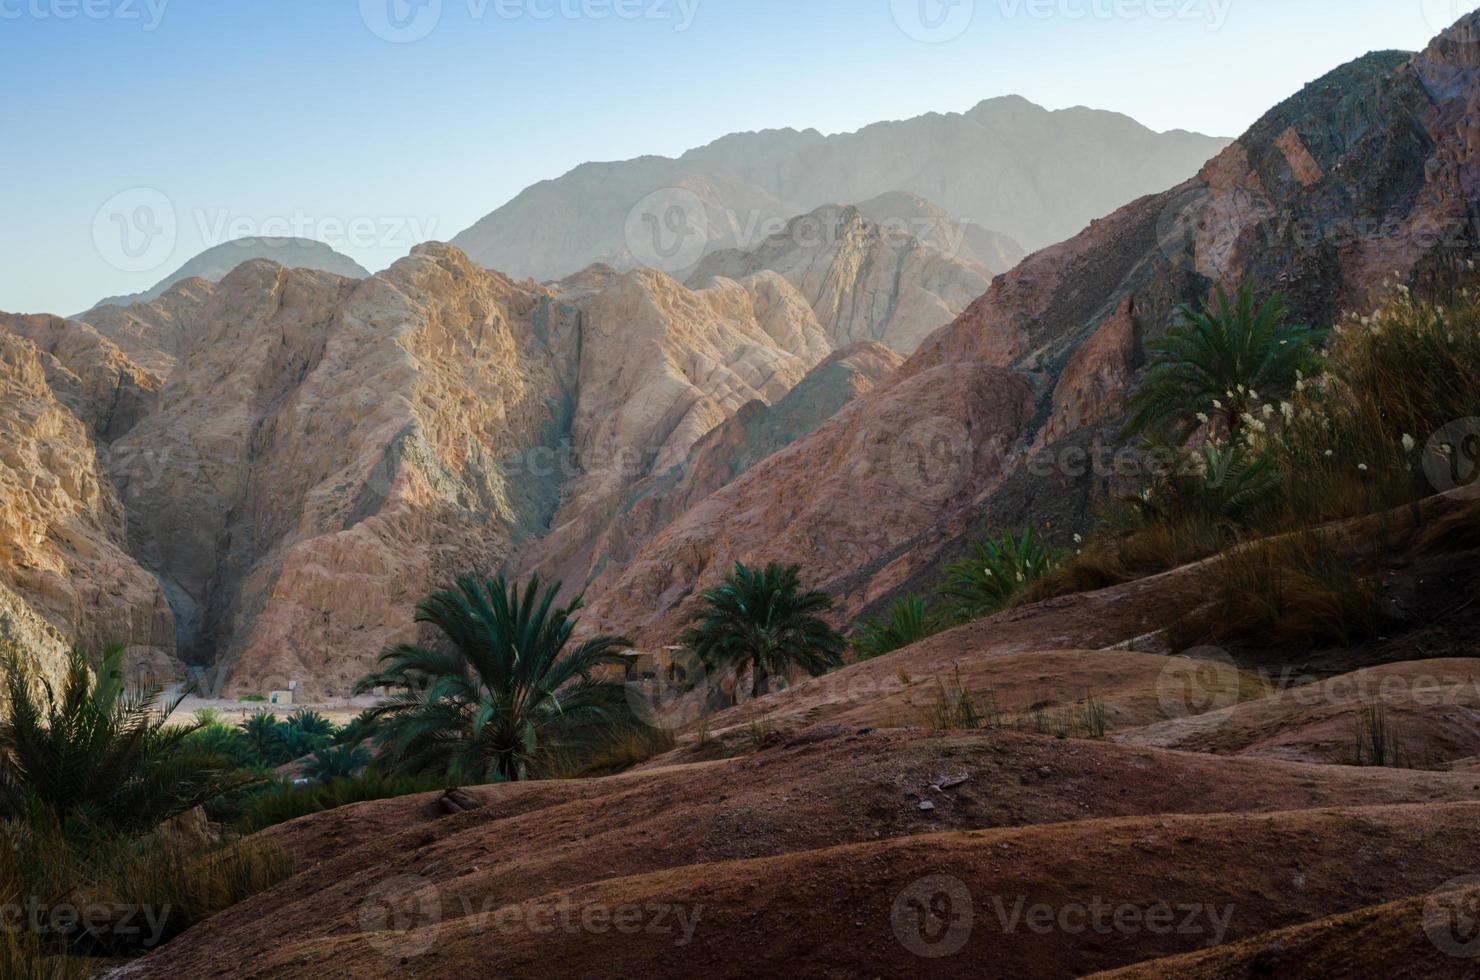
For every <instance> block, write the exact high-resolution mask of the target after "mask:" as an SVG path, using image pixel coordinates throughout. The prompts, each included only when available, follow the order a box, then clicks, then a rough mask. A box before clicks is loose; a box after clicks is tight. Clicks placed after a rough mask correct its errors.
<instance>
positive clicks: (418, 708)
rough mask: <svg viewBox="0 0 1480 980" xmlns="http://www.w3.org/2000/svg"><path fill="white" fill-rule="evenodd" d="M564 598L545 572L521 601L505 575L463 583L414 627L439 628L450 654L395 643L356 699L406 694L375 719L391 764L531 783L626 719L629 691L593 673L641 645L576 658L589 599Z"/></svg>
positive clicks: (602, 640) (427, 605) (601, 639)
mask: <svg viewBox="0 0 1480 980" xmlns="http://www.w3.org/2000/svg"><path fill="white" fill-rule="evenodd" d="M559 592H560V586H559V584H556V585H553V586H550V587H549V588H544V587H543V584H542V583H541V581H540V579H539V577H538V576H535V577H533V578H531V579H530V580H529V583H528V585H527V586H526V587H525V589H524V590H523V592H522V593H521V591H520V589H519V587H518V586H517V585H510V584H509V583H508V582H506V581H505V579H504V578H503V576H500V577H499V578H497V579H495V580H493V581H491V582H482V583H480V582H479V581H477V580H476V579H473V578H471V577H462V578H459V579H458V580H457V584H456V587H455V588H453V589H451V590H448V591H443V592H437V593H434V594H433V595H431V596H430V597H428V598H427V599H426V600H425V601H424V602H422V603H421V605H420V606H418V607H417V613H416V621H417V622H418V623H425V624H428V625H431V626H434V627H436V628H437V629H439V630H440V631H441V632H442V633H443V634H444V635H445V637H446V639H447V641H448V645H449V647H450V649H445V650H437V649H429V648H426V647H421V646H413V645H409V644H400V645H397V646H394V647H391V648H389V649H387V650H386V651H385V652H384V653H382V654H381V655H380V661H381V664H382V669H381V670H380V671H379V672H378V673H375V674H371V675H370V676H368V677H365V678H362V679H361V680H360V682H359V684H357V685H356V693H358V694H364V693H367V692H369V691H372V690H374V689H375V688H378V687H386V688H395V689H399V691H400V693H398V694H395V695H393V696H392V697H391V698H389V699H388V700H387V701H385V702H384V703H383V704H381V705H379V706H377V707H375V708H373V709H371V712H372V714H371V716H370V717H372V718H373V719H374V721H375V723H376V727H377V729H378V736H377V737H378V738H379V740H380V742H381V744H382V746H383V748H384V750H385V751H386V753H387V758H388V760H389V765H390V766H391V768H394V769H398V770H400V771H403V772H408V773H420V772H442V773H445V774H446V776H447V777H448V779H449V780H451V781H454V782H457V783H469V782H488V781H493V780H497V779H502V780H509V781H515V780H521V779H527V778H529V777H530V776H531V774H537V773H538V772H539V771H540V770H541V769H542V768H545V767H547V766H548V765H549V763H550V762H551V760H552V759H553V758H554V757H555V756H557V755H558V754H559V753H560V752H561V751H577V750H580V749H583V748H586V747H589V745H590V744H591V742H592V741H593V740H595V739H596V738H599V737H600V732H601V731H602V730H603V729H609V728H610V724H611V722H613V721H615V720H622V719H625V712H626V711H627V701H626V688H625V686H624V685H623V684H621V683H618V682H614V681H606V680H597V679H595V678H594V677H593V676H592V674H593V672H594V671H596V670H597V669H598V668H600V667H602V666H604V665H608V664H612V665H623V664H625V661H624V659H623V658H622V657H621V656H620V655H619V653H620V651H622V650H625V649H628V648H629V647H630V646H631V644H630V643H629V642H627V641H626V640H624V639H621V638H619V637H614V636H598V637H595V638H594V639H591V640H587V641H586V642H585V643H582V644H580V645H579V646H577V647H575V649H573V650H570V651H567V650H566V646H567V645H568V644H569V642H570V638H571V633H572V632H573V631H574V629H575V626H576V618H575V614H576V613H577V612H578V611H579V610H580V609H581V607H582V601H581V599H580V598H577V599H575V600H574V601H573V602H572V603H571V604H570V605H568V606H565V607H557V606H556V605H555V599H556V596H557V595H558V594H559Z"/></svg>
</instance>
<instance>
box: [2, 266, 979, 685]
mask: <svg viewBox="0 0 1480 980" xmlns="http://www.w3.org/2000/svg"><path fill="white" fill-rule="evenodd" d="M957 268H958V269H960V270H965V269H966V267H965V266H958V267H957ZM845 274H846V272H845ZM973 275H974V274H973ZM89 316H90V318H91V319H92V320H94V321H96V324H97V325H96V326H94V325H93V324H90V323H82V322H77V321H65V320H61V319H58V318H54V317H44V316H43V317H6V318H3V319H0V336H3V337H5V338H6V339H7V341H8V344H7V348H6V363H7V364H9V365H10V366H11V372H10V373H9V374H8V375H7V376H8V377H9V376H11V375H13V381H12V387H13V388H14V389H15V390H14V392H13V393H12V394H11V395H9V396H8V397H7V398H5V399H3V400H0V426H3V427H4V429H5V431H7V432H10V433H11V435H10V439H9V447H8V452H9V457H8V458H6V460H5V464H6V465H5V468H4V473H5V479H6V481H7V482H13V483H14V484H15V490H14V491H13V492H8V493H7V494H6V498H5V506H4V508H3V509H4V514H5V521H4V522H3V523H0V556H4V562H3V564H0V575H3V578H0V581H3V582H5V583H6V584H7V585H9V586H10V587H12V588H14V589H15V590H16V591H17V592H18V593H19V595H20V597H21V598H22V599H24V600H25V601H27V602H28V603H29V604H30V605H31V606H33V607H34V609H35V610H36V611H38V612H40V613H41V614H42V615H44V616H45V617H46V618H48V619H49V620H50V621H51V622H52V623H53V624H54V625H55V626H57V627H58V628H59V629H61V630H62V631H63V632H64V633H65V634H66V635H67V636H68V637H69V638H71V639H74V640H77V641H78V642H82V643H83V644H84V645H86V646H88V647H91V648H100V647H102V646H106V645H108V644H110V643H113V642H118V641H122V642H127V643H129V644H131V645H132V646H133V647H134V648H135V651H134V652H135V658H134V659H135V661H136V662H146V663H148V664H149V665H151V666H150V669H157V671H158V672H160V673H164V674H168V673H173V672H178V670H179V668H180V666H181V662H183V663H184V664H185V665H188V666H190V667H198V668H206V669H207V672H206V674H205V675H204V676H203V677H202V678H201V680H202V682H203V684H204V685H205V689H206V691H207V693H217V692H219V691H221V690H223V689H225V688H224V685H227V684H229V690H231V691H237V692H242V693H248V692H258V691H262V690H265V689H269V688H271V689H276V688H280V687H282V686H285V685H287V684H288V683H289V682H290V681H293V680H297V681H298V682H299V683H300V690H302V691H303V692H304V693H305V694H306V695H345V694H348V693H349V691H350V688H351V687H352V685H353V683H354V681H355V680H357V679H358V678H359V677H360V676H362V675H363V674H364V673H366V672H367V669H368V668H369V667H370V666H372V665H373V663H374V660H375V658H376V656H377V655H378V654H379V652H380V650H381V649H383V648H384V646H385V645H387V644H388V643H390V642H393V641H396V640H400V639H411V638H414V637H415V636H416V632H417V630H416V627H415V626H414V624H413V623H412V611H413V607H414V605H415V603H416V602H417V601H419V600H420V599H421V598H423V597H424V596H425V595H426V594H427V593H428V592H429V591H431V590H432V589H434V588H436V587H438V586H440V585H443V584H445V583H446V582H448V581H450V580H451V578H452V577H453V576H454V575H455V574H459V573H463V572H475V573H476V572H487V573H491V572H494V571H497V570H500V569H502V568H505V567H507V566H511V565H513V564H514V563H515V562H516V559H517V557H518V551H517V549H518V548H519V546H520V545H521V544H527V543H528V542H530V541H532V540H534V539H535V538H537V537H539V536H541V535H544V534H546V533H547V532H548V531H549V529H550V528H551V527H552V526H556V527H559V528H561V533H562V535H563V536H562V537H558V538H557V543H556V544H555V545H554V546H553V548H552V549H551V550H552V552H559V553H561V555H562V557H563V558H564V557H568V558H569V559H570V560H569V561H568V562H566V563H565V564H566V565H568V567H569V568H570V569H571V570H572V572H571V573H572V576H573V579H572V580H573V581H581V580H584V579H585V578H586V577H588V576H589V574H590V564H589V563H590V562H593V561H597V560H598V558H597V557H596V556H597V554H598V552H600V553H602V554H610V553H617V554H621V553H624V549H635V548H636V547H637V545H638V544H640V543H641V542H643V541H645V540H646V539H647V537H649V536H650V535H651V534H652V533H654V532H655V531H656V530H657V527H658V526H660V525H661V523H662V522H666V520H667V519H668V518H670V517H671V516H672V515H673V513H674V510H673V508H674V507H676V506H677V505H678V504H677V502H678V501H685V502H686V501H689V500H692V499H697V498H699V497H702V496H704V495H706V494H707V493H708V492H710V491H711V490H713V489H716V488H718V487H719V486H722V485H723V484H724V483H726V482H728V481H730V480H732V479H733V478H734V477H735V475H737V474H738V473H739V472H742V471H743V470H744V469H745V468H746V467H748V466H749V465H751V464H752V463H754V462H755V461H757V460H759V459H760V458H761V457H763V456H765V455H767V454H769V453H770V452H771V451H773V450H774V449H777V448H780V447H781V446H782V445H784V444H785V443H786V442H787V441H788V440H790V439H794V438H797V437H800V436H801V435H804V434H806V433H808V432H810V431H812V430H813V429H815V428H816V427H817V426H818V425H820V424H821V423H822V422H823V421H825V419H826V418H827V417H828V416H830V415H831V414H832V413H833V412H835V411H836V410H837V409H838V408H839V407H840V406H841V405H842V404H844V403H845V402H847V401H848V400H849V399H850V398H852V397H853V396H854V395H856V394H857V393H859V392H860V391H863V390H866V389H867V388H868V387H869V386H871V385H872V384H874V383H876V382H877V381H878V380H880V379H882V378H883V377H884V376H885V375H886V374H887V373H888V372H889V371H891V370H892V369H893V368H894V367H895V366H897V364H898V363H899V359H898V357H897V355H894V354H892V353H890V352H889V351H887V350H886V349H884V348H881V347H877V346H876V345H870V346H865V347H861V348H858V349H856V350H850V351H848V352H846V353H845V354H843V355H840V356H839V357H836V358H832V355H833V353H834V344H833V342H832V340H831V338H830V337H829V336H828V333H827V331H826V330H825V329H824V328H823V326H822V325H821V324H820V323H819V322H818V319H817V316H816V314H815V312H814V311H813V309H812V307H811V306H810V304H809V303H808V301H807V299H806V298H805V297H804V296H803V295H802V294H801V293H800V292H799V291H798V290H797V289H796V288H795V287H793V286H792V285H791V284H790V283H789V282H788V281H787V280H786V279H785V278H784V277H782V276H781V275H779V274H776V273H774V272H760V273H757V274H755V275H752V276H749V277H747V278H746V281H745V282H743V283H741V282H736V281H734V280H728V279H722V280H717V281H716V282H715V283H714V284H712V285H711V286H708V287H706V288H703V289H689V288H687V287H685V286H683V285H681V284H679V283H678V282H675V281H674V280H672V279H670V278H669V277H667V276H665V275H663V274H662V273H660V272H655V271H651V270H640V271H632V272H628V273H618V272H615V271H613V270H611V269H609V268H603V267H593V268H591V269H588V270H586V271H585V272H583V273H581V274H580V275H578V276H574V277H571V278H570V279H568V280H566V281H564V282H562V283H559V284H557V286H556V287H554V288H545V287H541V286H537V285H535V284H534V283H532V282H524V283H516V282H514V281H513V280H510V279H508V278H506V277H504V276H501V275H499V274H498V273H495V272H491V271H488V270H486V269H483V268H481V267H479V266H476V265H474V264H473V263H471V262H470V261H469V260H468V259H467V257H466V256H464V255H463V254H462V253H461V252H459V251H458V250H457V249H454V248H452V247H450V246H446V245H437V244H431V245H426V246H422V247H420V248H418V249H417V250H416V251H415V252H414V253H413V254H412V256H410V257H409V258H407V259H405V260H403V261H402V262H400V263H397V264H396V265H395V266H394V267H393V268H391V269H390V270H388V271H387V272H385V273H382V274H380V275H377V276H372V277H370V278H368V279H364V280H354V279H348V278H344V277H341V276H337V275H334V274H332V273H328V272H321V271H314V270H310V269H303V268H297V269H287V268H284V267H282V266H280V265H278V264H276V263H273V262H269V261H265V260H254V261H251V262H247V263H244V264H242V265H240V266H238V267H237V268H236V269H235V270H234V271H233V272H231V273H230V274H229V275H228V276H227V277H226V278H224V279H223V280H221V282H219V283H215V284H212V283H210V282H208V281H207V280H204V279H188V280H185V281H183V282H181V283H178V284H176V285H175V286H173V287H171V288H170V289H169V290H168V291H166V292H165V293H164V294H163V295H161V296H160V297H159V298H157V299H155V300H153V301H151V302H149V303H136V304H133V305H132V306H130V307H127V308H122V307H104V308H100V309H98V310H96V311H93V313H91V314H89ZM865 319H866V318H865ZM109 337H116V338H118V341H119V343H118V344H115V343H114V342H113V341H112V340H110V339H109ZM121 345H127V349H128V351H130V352H132V353H133V354H134V356H135V357H137V358H138V360H137V361H136V360H135V359H134V357H131V356H130V355H129V354H128V353H125V350H124V347H123V346H121ZM829 358H832V359H831V360H829ZM141 362H142V364H147V365H149V367H148V368H147V369H146V368H145V367H143V366H141ZM824 362H826V363H825V365H824V367H823V368H821V369H820V370H818V371H817V372H816V373H815V374H814V376H812V377H811V379H810V380H809V383H808V384H805V385H803V386H802V387H801V389H800V390H799V391H798V392H797V394H796V396H795V397H794V398H790V399H789V400H787V399H786V396H787V395H788V393H790V392H792V391H793V390H794V389H797V387H798V384H799V383H800V382H802V381H803V380H804V379H806V378H808V375H809V372H811V371H813V369H814V368H818V366H819V365H822V364H824ZM778 403H779V404H778ZM772 406H775V409H774V411H773V409H772ZM742 410H743V418H741V419H740V420H739V421H738V422H737V423H736V424H735V425H734V426H729V427H726V423H727V422H729V420H731V419H732V418H734V417H735V416H736V415H737V413H741V412H742ZM717 428H718V429H721V430H722V431H721V432H719V433H718V434H717V435H716V437H715V438H714V439H711V440H709V441H708V446H709V447H710V448H708V449H705V450H704V451H696V445H697V444H698V443H700V441H701V440H703V439H705V437H706V436H707V435H709V434H710V433H712V432H714V430H716V429H717ZM690 468H692V475H691V476H689V475H687V474H689V472H690ZM672 484H677V485H678V486H677V490H678V492H677V495H676V496H675V497H674V501H675V502H674V503H672V504H669V503H665V502H664V501H663V500H661V499H660V497H661V495H659V494H656V493H654V492H653V491H654V488H655V487H659V486H661V487H663V488H665V489H667V488H669V487H670V485H672ZM634 488H635V489H634ZM649 495H651V496H652V498H653V499H652V500H651V501H650V502H649V503H648V504H644V505H642V506H631V507H626V506H623V505H622V502H623V501H631V500H641V499H642V498H644V497H648V496H649ZM566 549H568V550H569V551H570V554H569V555H565V554H564V550H566ZM161 658H162V659H161ZM176 658H178V659H176Z"/></svg>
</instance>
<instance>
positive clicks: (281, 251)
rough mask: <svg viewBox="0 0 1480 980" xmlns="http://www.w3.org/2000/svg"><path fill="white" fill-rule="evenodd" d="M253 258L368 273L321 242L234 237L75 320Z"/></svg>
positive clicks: (220, 273) (216, 275)
mask: <svg viewBox="0 0 1480 980" xmlns="http://www.w3.org/2000/svg"><path fill="white" fill-rule="evenodd" d="M253 259H269V260H271V261H273V262H276V263H277V264H278V265H281V266H286V267H287V268H290V269H317V270H319V271H321V272H332V273H334V274H335V275H338V276H346V277H348V278H350V279H363V278H365V277H366V276H368V275H369V274H370V273H368V272H366V271H365V269H364V268H362V267H361V266H360V264H359V263H358V262H356V261H355V260H354V259H352V258H350V257H349V256H347V255H341V254H340V253H339V252H336V251H334V249H332V248H330V247H329V246H328V245H325V244H324V243H323V242H316V241H313V240H312V239H308V238H238V239H235V240H233V241H229V242H222V243H221V244H220V245H213V246H212V247H210V248H208V249H206V250H205V251H204V252H201V253H200V254H199V255H197V256H195V257H194V258H192V259H191V260H190V261H188V262H186V263H185V264H184V265H182V266H180V268H178V269H176V270H175V271H174V272H173V273H171V274H170V275H168V276H165V277H164V278H163V279H161V280H160V281H159V282H157V283H155V284H154V285H153V286H152V287H150V288H149V289H146V290H144V291H143V292H142V293H134V294H132V295H130V296H111V297H109V298H107V299H103V300H99V301H98V303H97V305H96V306H94V307H93V310H89V311H88V312H87V313H84V314H81V315H80V316H79V317H78V319H89V320H90V319H91V316H90V314H92V312H93V311H94V310H96V309H97V308H98V307H101V306H120V307H127V306H132V305H133V304H135V303H148V302H150V301H152V300H155V299H158V298H159V297H160V296H161V295H163V294H164V293H165V291H166V290H168V289H169V288H170V287H171V286H174V285H175V284H176V283H180V282H184V281H185V280H187V279H204V280H206V281H207V282H220V281H221V280H222V279H224V278H226V275H227V273H229V272H231V270H232V269H235V268H236V267H237V266H239V265H241V264H242V263H243V262H250V261H252V260H253Z"/></svg>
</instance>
